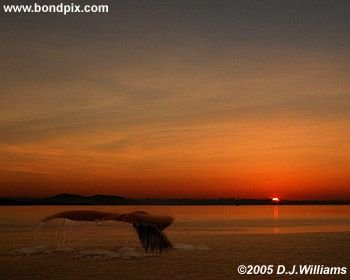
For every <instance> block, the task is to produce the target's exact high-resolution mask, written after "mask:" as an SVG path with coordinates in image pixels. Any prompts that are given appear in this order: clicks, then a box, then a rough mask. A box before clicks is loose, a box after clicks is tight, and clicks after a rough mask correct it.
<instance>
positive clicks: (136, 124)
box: [0, 4, 350, 199]
mask: <svg viewBox="0 0 350 280" xmlns="http://www.w3.org/2000/svg"><path fill="white" fill-rule="evenodd" d="M153 5H156V4H153ZM154 8H155V7H154ZM207 8H208V10H206V7H204V6H203V7H201V9H202V10H196V11H197V12H196V13H195V12H193V11H194V10H190V11H192V12H193V13H192V12H188V10H186V7H185V8H184V7H181V9H180V8H179V7H170V6H169V7H157V9H158V10H159V11H162V12H159V11H158V10H157V11H158V12H159V13H156V12H155V10H153V9H148V8H147V9H146V7H145V6H142V5H141V6H140V7H136V8H135V7H129V6H128V7H121V8H120V9H121V11H120V10H118V11H115V12H113V13H111V14H109V15H108V16H104V17H102V16H99V17H93V18H91V17H90V18H89V17H88V16H86V17H75V18H73V17H70V18H69V17H65V18H64V19H63V18H55V19H54V20H53V21H50V22H47V24H41V23H43V22H45V20H48V18H47V17H49V16H47V17H46V16H45V17H42V18H38V17H29V16H28V18H23V17H16V16H11V17H10V16H9V17H5V18H3V19H2V20H3V22H2V25H1V26H2V27H1V30H0V32H1V35H2V37H3V38H6V42H5V43H2V44H1V46H0V60H1V62H2V65H3V66H4V67H1V69H0V77H1V78H0V79H1V81H0V82H1V83H0V94H1V95H0V158H1V160H0V196H24V195H28V196H46V195H52V194H56V193H61V192H69V193H79V194H87V195H88V194H95V193H101V194H102V193H103V194H116V195H123V196H129V197H238V198H242V197H247V198H249V197H257V198H265V197H272V196H273V195H278V196H281V197H282V198H288V199H318V198H321V199H343V198H347V199H349V198H350V187H349V186H350V130H349V127H350V115H349V112H350V110H349V108H350V95H349V90H350V79H349V74H350V71H349V70H350V69H349V65H350V63H349V62H350V61H349V48H348V45H346V44H342V42H343V43H344V42H346V41H347V42H348V41H349V34H348V33H346V32H344V30H345V25H346V24H348V20H347V21H346V19H345V17H342V16H343V13H342V9H341V8H339V7H335V8H334V10H330V11H328V10H327V9H326V8H325V10H322V9H320V10H317V9H316V10H309V9H307V8H305V9H306V11H305V12H303V13H301V14H300V17H301V18H299V20H300V24H301V26H300V27H298V26H295V25H293V21H288V20H286V19H285V18H281V17H280V16H278V14H275V10H274V9H272V8H271V7H265V10H264V12H265V13H266V14H269V15H270V16H271V17H265V16H262V15H261V14H258V16H255V13H257V10H258V8H259V7H245V9H244V10H246V9H247V10H249V9H253V8H254V9H253V10H252V11H251V13H246V14H245V16H246V17H244V15H241V14H240V10H239V7H233V8H232V10H231V12H232V14H230V13H227V12H225V9H224V8H222V7H216V8H215V9H213V10H211V9H209V7H207ZM211 8H212V7H211ZM240 8H241V9H243V7H240ZM145 9H146V10H147V11H148V12H149V11H150V10H151V11H152V12H154V13H155V14H154V15H153V16H151V17H148V16H147V14H145V13H144V11H145ZM237 9H238V10H237ZM278 9H281V11H282V10H283V9H285V10H286V11H288V13H290V14H288V13H287V14H286V16H287V19H288V17H289V18H290V19H292V18H295V15H296V14H297V10H295V11H294V10H293V9H290V7H282V6H280V7H278ZM209 10H210V11H212V14H207V13H208V11H209ZM184 11H187V12H188V13H189V14H186V13H184ZM294 12H295V13H296V14H295V13H294ZM201 13H203V14H205V15H206V16H207V17H205V18H203V17H201V15H202V14H201ZM313 13H314V14H313ZM166 15H168V16H170V15H171V16H173V17H172V18H171V19H169V22H168V21H167V20H168V19H167V18H168V17H167V16H166ZM316 15H317V16H318V15H324V16H326V18H328V19H329V21H328V25H330V27H329V29H325V28H323V27H324V26H323V22H322V21H321V20H319V18H320V19H322V17H321V16H320V17H319V18H318V17H317V16H316ZM310 16H311V19H310ZM208 17H209V18H208ZM268 18H269V19H268ZM171 20H172V21H171ZM170 21H171V23H170ZM174 21H175V22H174ZM269 21H272V22H269ZM164 23H165V25H164ZM175 23H176V24H175ZM209 23H212V25H211V24H209ZM162 24H163V25H162ZM276 24H277V25H276ZM174 26H175V27H174ZM9 27H11V28H9ZM249 27H250V28H249ZM301 27H303V28H301ZM333 27H334V28H333ZM213 30H217V31H218V33H215V32H214V33H213V32H212V31H213ZM242 30H243V31H242ZM335 30H336V31H335ZM220 32H221V33H220ZM310 34H313V35H312V36H311V35H310ZM215 36H216V37H215ZM344 36H346V37H344ZM330 39H332V40H330Z"/></svg>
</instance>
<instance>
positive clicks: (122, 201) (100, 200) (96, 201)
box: [0, 194, 350, 206]
mask: <svg viewBox="0 0 350 280" xmlns="http://www.w3.org/2000/svg"><path fill="white" fill-rule="evenodd" d="M273 204H275V203H274V202H272V201H271V199H235V198H219V199H178V198H176V199H175V198H174V199H152V198H147V199H133V198H125V197H122V196H115V195H102V194H96V195H93V196H82V195H77V194H58V195H55V196H51V197H46V198H25V197H2V198H0V205H236V206H240V205H273ZM278 204H279V205H350V200H282V201H281V202H279V203H278Z"/></svg>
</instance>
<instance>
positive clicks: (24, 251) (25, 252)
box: [10, 246, 52, 256]
mask: <svg viewBox="0 0 350 280" xmlns="http://www.w3.org/2000/svg"><path fill="white" fill-rule="evenodd" d="M10 254H11V255H14V256H30V255H38V254H52V251H51V250H49V249H48V248H47V247H46V246H34V247H24V248H20V249H15V250H12V251H11V252H10Z"/></svg>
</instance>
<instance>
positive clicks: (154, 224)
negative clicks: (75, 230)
mask: <svg viewBox="0 0 350 280" xmlns="http://www.w3.org/2000/svg"><path fill="white" fill-rule="evenodd" d="M54 219H68V220H72V221H120V222H126V223H129V224H132V226H133V227H134V229H135V230H136V232H137V235H138V238H139V240H140V242H141V245H142V247H143V249H144V250H145V253H162V251H164V250H167V249H170V248H172V247H173V246H172V244H171V242H170V241H169V239H168V238H167V236H166V234H165V233H164V230H165V229H166V228H167V227H168V226H170V225H171V224H172V223H173V222H174V219H173V218H172V217H170V216H157V215H151V214H149V213H147V212H144V211H134V212H130V213H123V214H119V213H111V212H101V211H90V210H73V211H63V212H59V213H56V214H54V215H51V216H48V217H46V218H44V219H43V222H48V221H51V220H54Z"/></svg>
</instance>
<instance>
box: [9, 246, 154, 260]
mask: <svg viewBox="0 0 350 280" xmlns="http://www.w3.org/2000/svg"><path fill="white" fill-rule="evenodd" d="M60 253H69V254H71V255H72V256H74V257H76V258H93V259H118V258H119V259H132V258H141V257H151V256H154V255H152V254H145V253H144V252H143V251H142V250H141V249H136V248H132V247H122V248H119V249H118V250H117V251H110V250H104V249H98V248H96V249H75V248H68V247H66V248H59V249H55V250H50V249H49V248H47V247H46V246H35V247H25V248H21V249H15V250H12V251H11V252H10V254H11V255H14V256H31V255H39V254H41V255H47V254H60Z"/></svg>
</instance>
